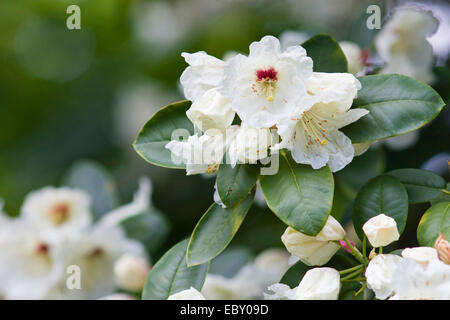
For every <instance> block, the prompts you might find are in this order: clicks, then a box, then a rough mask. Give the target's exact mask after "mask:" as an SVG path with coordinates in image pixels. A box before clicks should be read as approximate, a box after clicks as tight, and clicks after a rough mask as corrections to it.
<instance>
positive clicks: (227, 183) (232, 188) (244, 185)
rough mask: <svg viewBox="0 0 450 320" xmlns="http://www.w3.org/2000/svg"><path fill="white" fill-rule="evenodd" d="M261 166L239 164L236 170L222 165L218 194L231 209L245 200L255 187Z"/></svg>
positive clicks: (218, 176)
mask: <svg viewBox="0 0 450 320" xmlns="http://www.w3.org/2000/svg"><path fill="white" fill-rule="evenodd" d="M259 170H260V168H259V166H257V165H252V164H249V165H245V164H238V165H236V166H235V167H234V168H232V167H231V165H229V164H221V165H220V167H219V171H218V172H217V192H218V193H219V196H220V199H221V200H222V202H223V203H224V204H225V205H226V206H227V207H229V208H231V207H233V206H234V205H235V204H236V203H238V202H239V201H241V200H242V199H244V198H245V197H246V196H247V195H248V193H249V192H250V190H252V188H253V187H254V186H255V184H256V181H257V180H258V175H259Z"/></svg>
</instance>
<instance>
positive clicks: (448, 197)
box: [430, 182, 450, 205]
mask: <svg viewBox="0 0 450 320" xmlns="http://www.w3.org/2000/svg"><path fill="white" fill-rule="evenodd" d="M444 201H450V182H449V183H447V186H446V188H445V189H444V190H442V193H441V194H440V195H439V196H437V197H436V198H434V199H432V200H431V201H430V203H431V205H434V204H436V203H439V202H444Z"/></svg>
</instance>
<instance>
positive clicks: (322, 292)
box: [265, 268, 341, 300]
mask: <svg viewBox="0 0 450 320" xmlns="http://www.w3.org/2000/svg"><path fill="white" fill-rule="evenodd" d="M340 287H341V283H340V276H339V272H338V271H337V270H335V269H333V268H314V269H311V270H308V271H307V272H306V273H305V275H304V276H303V279H302V280H301V281H300V284H299V285H298V287H296V288H294V289H290V288H289V287H288V286H287V285H284V284H279V283H278V284H275V285H272V286H270V287H269V288H268V289H269V291H272V292H273V294H265V299H266V300H337V298H338V296H339V290H340Z"/></svg>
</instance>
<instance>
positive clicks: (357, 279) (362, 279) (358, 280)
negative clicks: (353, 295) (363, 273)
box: [341, 278, 366, 282]
mask: <svg viewBox="0 0 450 320" xmlns="http://www.w3.org/2000/svg"><path fill="white" fill-rule="evenodd" d="M363 281H366V279H365V278H355V279H347V280H341V282H363Z"/></svg>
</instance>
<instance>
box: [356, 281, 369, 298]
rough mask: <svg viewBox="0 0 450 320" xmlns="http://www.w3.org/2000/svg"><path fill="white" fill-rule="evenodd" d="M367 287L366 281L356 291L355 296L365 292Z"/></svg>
mask: <svg viewBox="0 0 450 320" xmlns="http://www.w3.org/2000/svg"><path fill="white" fill-rule="evenodd" d="M366 287H367V282H365V283H364V284H363V285H362V287H361V289H359V290H358V291H357V292H356V293H355V297H357V296H358V294H360V293H361V292H363V291H364V290H365V289H366Z"/></svg>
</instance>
